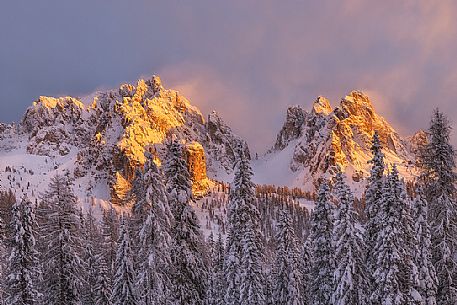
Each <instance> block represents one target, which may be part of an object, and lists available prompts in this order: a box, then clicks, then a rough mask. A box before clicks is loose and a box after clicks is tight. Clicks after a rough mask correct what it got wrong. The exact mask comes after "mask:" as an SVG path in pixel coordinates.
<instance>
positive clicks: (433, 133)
mask: <svg viewBox="0 0 457 305" xmlns="http://www.w3.org/2000/svg"><path fill="white" fill-rule="evenodd" d="M450 132H451V127H450V125H449V122H448V120H447V118H446V116H445V115H444V114H443V113H442V112H440V111H439V110H438V109H436V110H435V111H434V113H433V116H432V119H431V123H430V128H429V131H428V139H427V140H428V142H427V143H426V144H425V145H424V146H423V147H421V149H420V158H419V161H420V162H419V165H420V167H421V170H422V174H421V181H422V182H423V184H424V185H425V196H426V198H427V200H428V202H429V222H430V226H431V235H432V237H431V242H432V255H433V263H434V265H435V269H436V275H437V277H438V288H437V304H438V305H449V304H456V303H457V262H456V259H455V257H456V254H457V198H456V193H457V192H456V187H455V183H456V181H457V176H456V173H455V168H456V163H455V150H454V148H453V147H452V145H451V144H450Z"/></svg>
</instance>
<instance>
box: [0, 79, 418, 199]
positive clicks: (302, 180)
mask: <svg viewBox="0 0 457 305" xmlns="http://www.w3.org/2000/svg"><path fill="white" fill-rule="evenodd" d="M375 130H376V131H378V133H379V135H380V138H381V141H382V143H383V144H384V153H385V155H386V162H387V163H388V164H397V166H398V167H399V169H400V172H401V174H402V175H403V176H404V177H406V178H410V177H412V176H413V175H414V158H415V157H414V154H415V152H416V149H417V146H418V145H419V144H420V143H421V142H422V141H423V138H424V133H423V132H419V133H417V134H416V135H414V136H412V137H410V138H405V139H403V138H401V137H400V136H399V135H398V133H397V132H396V131H395V129H394V128H393V127H392V126H391V125H390V124H389V123H388V122H387V121H386V120H385V119H384V118H382V117H381V116H379V115H378V114H377V113H376V111H375V109H374V107H373V104H372V103H371V101H370V99H369V98H368V97H367V96H366V95H364V94H363V93H362V92H359V91H352V92H351V93H349V94H348V95H347V96H346V97H345V98H343V99H342V100H341V103H340V104H339V106H338V107H336V108H335V109H332V107H331V106H330V103H329V101H328V100H327V99H326V98H324V97H318V98H317V99H316V101H315V102H314V104H313V107H312V109H311V110H310V111H307V110H305V109H304V108H303V107H301V106H291V107H289V108H288V109H287V114H286V120H285V122H284V125H283V127H282V128H281V130H280V131H279V133H278V135H277V139H276V142H275V143H274V145H273V147H272V148H271V149H270V150H269V151H268V152H267V153H266V154H265V155H263V156H262V157H260V158H259V159H258V160H254V162H253V169H254V174H255V176H254V181H255V182H257V183H259V184H275V185H278V186H289V187H300V188H303V189H304V190H307V191H314V190H315V187H316V184H317V181H318V179H319V178H320V177H322V176H323V175H325V176H328V175H331V174H332V173H333V172H334V169H335V168H336V166H340V167H342V168H343V169H344V171H345V172H346V174H347V175H348V177H350V178H351V179H350V180H351V181H352V187H353V188H354V190H355V191H356V192H357V190H359V192H358V193H359V194H361V192H362V190H363V187H364V178H366V177H367V174H368V170H369V164H368V160H369V159H370V158H371V152H370V146H371V139H372V136H373V133H374V131H375ZM172 137H177V138H178V139H180V140H182V142H183V143H185V148H186V156H187V159H188V164H189V169H190V171H191V175H192V177H193V183H194V191H195V192H198V193H204V192H205V190H206V189H208V188H209V187H210V186H211V180H210V179H211V178H215V179H218V180H225V181H227V180H229V177H230V174H231V171H232V169H233V165H234V163H235V162H236V160H237V159H238V158H239V154H240V153H243V154H246V155H249V150H248V148H247V145H245V142H244V140H242V139H241V138H240V137H238V136H237V135H235V134H234V133H233V132H232V130H231V129H230V127H229V126H227V125H226V124H225V123H224V121H223V120H222V118H221V117H220V116H218V114H217V113H216V112H212V113H210V114H209V115H208V117H207V119H205V118H204V117H203V115H202V114H201V112H200V111H199V110H198V109H197V108H196V107H195V106H192V105H191V104H190V102H189V101H188V100H187V99H186V98H185V97H184V96H182V95H181V94H179V92H177V91H175V90H170V89H165V88H164V87H163V85H162V83H161V80H160V78H159V77H158V76H153V77H152V78H151V79H148V80H139V81H138V83H137V84H136V85H131V84H123V85H121V86H120V87H119V88H118V89H116V90H111V91H105V92H97V93H95V94H93V95H91V98H90V99H87V98H86V99H78V98H73V97H59V98H53V97H44V96H42V97H40V98H39V99H38V100H37V101H35V102H34V103H33V105H32V106H31V107H29V108H28V109H27V111H26V113H25V115H24V117H23V119H22V121H21V122H20V123H19V124H17V125H16V124H11V125H7V124H0V182H1V183H0V186H1V188H2V189H8V188H13V189H15V190H16V191H17V192H18V193H19V195H20V194H21V192H23V193H27V194H28V195H29V196H32V197H36V196H37V195H38V194H32V193H31V192H32V190H38V191H40V190H43V189H44V187H45V186H46V185H47V181H48V180H49V177H51V176H52V175H53V174H54V172H57V171H68V172H69V173H70V175H72V176H73V177H74V178H75V182H76V183H75V186H76V188H77V190H76V191H77V193H78V194H79V196H80V198H81V199H82V201H87V202H89V201H93V200H99V199H100V200H101V201H103V202H108V201H111V202H113V203H121V202H122V200H123V198H124V197H125V195H126V193H127V192H128V191H129V189H130V187H131V182H132V181H133V179H134V178H135V172H136V170H137V169H138V168H141V167H142V165H143V164H144V162H145V158H144V153H145V152H146V151H149V152H150V153H152V154H153V155H154V157H155V160H156V162H157V163H158V164H160V163H161V162H162V161H163V159H164V157H165V156H166V154H167V151H166V146H165V145H164V144H165V143H166V141H167V140H168V139H170V138H172ZM240 146H243V147H245V151H243V152H239V151H238V150H237V147H240ZM35 192H36V191H35Z"/></svg>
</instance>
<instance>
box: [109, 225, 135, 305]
mask: <svg viewBox="0 0 457 305" xmlns="http://www.w3.org/2000/svg"><path fill="white" fill-rule="evenodd" d="M114 267H115V275H114V283H113V291H112V294H111V303H112V304H113V305H138V304H140V302H139V300H138V297H137V290H136V289H137V287H136V285H135V271H134V269H133V253H132V248H131V244H130V237H129V231H128V224H127V223H126V220H125V217H123V218H122V223H121V226H120V228H119V240H118V248H117V252H116V260H115V263H114Z"/></svg>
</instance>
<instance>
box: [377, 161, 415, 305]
mask: <svg viewBox="0 0 457 305" xmlns="http://www.w3.org/2000/svg"><path fill="white" fill-rule="evenodd" d="M378 213H379V220H380V221H381V223H382V224H383V226H381V227H379V232H378V234H377V240H376V244H375V247H374V249H373V250H374V251H373V255H374V260H375V265H374V266H375V268H374V273H373V278H375V279H376V280H377V285H376V287H375V289H374V290H373V291H372V294H371V301H372V302H373V304H382V305H397V304H398V305H400V304H420V302H421V301H422V300H421V296H420V294H419V292H418V291H417V290H418V285H419V283H418V274H417V267H416V265H415V262H414V252H413V251H414V243H415V241H414V236H413V230H412V226H411V224H412V221H411V217H410V210H409V208H408V202H407V200H406V194H405V188H404V185H403V183H402V182H401V181H400V179H399V176H398V171H397V169H396V167H394V168H393V170H392V172H391V173H389V175H388V177H387V181H386V182H385V184H384V191H383V198H382V200H381V207H380V209H379V211H378Z"/></svg>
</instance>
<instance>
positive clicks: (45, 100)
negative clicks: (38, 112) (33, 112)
mask: <svg viewBox="0 0 457 305" xmlns="http://www.w3.org/2000/svg"><path fill="white" fill-rule="evenodd" d="M66 105H72V106H76V107H77V108H81V109H84V104H83V103H82V102H81V101H79V100H78V99H75V98H73V97H69V96H65V97H59V98H55V97H50V96H40V97H39V98H38V100H36V101H35V102H33V106H34V107H44V108H48V109H54V108H62V109H63V108H65V106H66Z"/></svg>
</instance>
